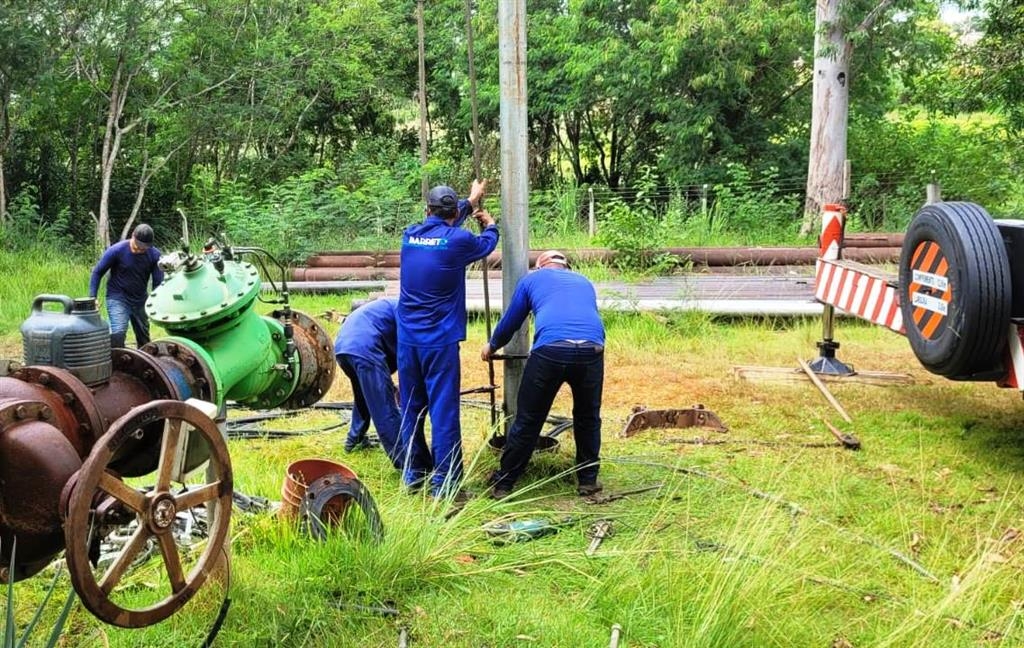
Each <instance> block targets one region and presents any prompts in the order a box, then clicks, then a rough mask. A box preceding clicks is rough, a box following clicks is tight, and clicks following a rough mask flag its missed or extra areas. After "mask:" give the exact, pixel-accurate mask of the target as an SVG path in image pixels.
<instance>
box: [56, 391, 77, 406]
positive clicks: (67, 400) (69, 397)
mask: <svg viewBox="0 0 1024 648" xmlns="http://www.w3.org/2000/svg"><path fill="white" fill-rule="evenodd" d="M60 398H61V400H62V401H64V404H65V405H70V404H71V403H74V402H75V395H74V394H72V393H71V392H64V393H63V394H61V395H60Z"/></svg>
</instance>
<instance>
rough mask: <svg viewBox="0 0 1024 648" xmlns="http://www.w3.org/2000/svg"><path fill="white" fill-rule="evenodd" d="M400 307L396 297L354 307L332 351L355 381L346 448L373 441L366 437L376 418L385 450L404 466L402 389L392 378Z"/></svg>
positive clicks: (368, 444) (396, 364) (339, 363)
mask: <svg viewBox="0 0 1024 648" xmlns="http://www.w3.org/2000/svg"><path fill="white" fill-rule="evenodd" d="M397 307H398V300H397V299H394V298H390V299H377V300H375V301H371V302H370V303H368V304H364V305H362V306H360V307H359V308H357V309H355V310H354V311H352V313H351V314H350V315H349V316H348V317H346V318H345V321H344V322H343V323H342V325H341V329H340V330H339V331H338V337H337V338H335V340H334V357H335V359H336V360H337V361H338V366H339V367H341V370H342V371H343V372H344V373H345V375H346V376H348V379H349V382H350V383H352V394H353V400H354V403H353V405H354V406H353V408H352V422H351V424H350V425H349V429H348V437H347V438H346V439H345V450H346V451H347V452H351V451H352V450H355V449H357V448H361V447H371V446H372V443H371V442H369V441H368V440H367V438H366V431H367V430H368V429H369V428H370V421H371V420H372V421H373V426H374V427H375V428H377V436H378V437H379V438H380V442H381V444H382V445H383V446H384V452H385V453H386V454H387V456H388V458H389V459H391V461H392V463H393V464H394V465H395V467H396V468H400V467H401V465H402V463H401V458H400V455H399V453H398V426H399V421H400V418H399V414H398V391H397V390H396V389H395V383H394V382H393V381H392V380H391V375H392V374H393V373H395V371H396V370H397V369H398V359H397V349H398V330H397V323H396V319H395V318H396V315H395V309H396V308H397Z"/></svg>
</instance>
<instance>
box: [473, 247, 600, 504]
mask: <svg viewBox="0 0 1024 648" xmlns="http://www.w3.org/2000/svg"><path fill="white" fill-rule="evenodd" d="M531 312H532V313H533V324H534V335H533V347H532V348H531V350H530V357H529V358H528V359H527V361H526V367H525V369H524V370H523V378H522V381H521V383H520V385H519V393H518V394H517V396H516V418H515V420H514V421H513V422H512V428H511V429H510V430H509V433H508V439H507V440H506V442H505V447H504V450H503V452H502V454H501V467H500V468H499V469H498V470H497V471H496V472H495V473H494V474H492V475H491V477H490V482H491V486H492V488H491V496H492V497H494V498H495V499H502V498H504V497H506V496H508V494H509V492H511V490H512V487H513V486H514V485H515V483H516V481H517V480H518V479H519V477H521V476H522V474H523V471H525V470H526V465H527V464H528V463H529V462H530V457H531V456H532V455H533V450H534V448H535V447H536V445H537V438H538V437H539V436H540V432H541V428H542V427H543V426H544V422H545V421H546V420H547V417H548V412H550V411H551V404H552V403H553V402H554V400H555V395H556V394H557V393H558V390H559V388H561V386H562V385H563V384H565V383H569V388H570V389H571V390H572V424H573V428H572V430H573V437H574V439H575V441H576V466H575V470H576V480H577V484H578V486H577V492H578V493H579V494H580V495H593V494H594V493H597V492H600V490H601V484H599V483H598V481H597V473H598V469H599V467H600V463H599V461H600V452H601V392H602V389H603V386H604V324H603V323H602V322H601V316H600V314H599V313H598V310H597V292H596V291H595V290H594V286H593V284H591V283H590V281H589V280H588V279H587V278H586V277H584V276H583V275H581V274H578V273H575V272H572V271H571V270H570V269H569V264H568V260H567V259H566V258H565V255H564V254H562V253H561V252H558V251H557V250H549V251H547V252H543V253H542V254H541V255H540V256H539V257H538V258H537V263H536V270H534V271H533V272H531V273H530V274H528V275H526V276H525V277H523V278H522V279H521V280H520V281H519V283H518V284H517V285H516V290H515V292H514V293H513V295H512V301H511V302H509V305H508V308H507V310H506V312H505V314H504V315H503V316H502V318H501V320H500V321H499V322H498V324H497V325H496V326H495V327H494V333H493V334H492V335H491V339H490V340H489V341H488V342H487V344H485V345H484V346H483V349H482V350H481V352H480V356H481V358H483V359H484V360H488V359H490V357H491V354H493V353H494V352H495V350H497V349H500V348H501V347H503V346H505V345H506V344H508V341H509V340H510V339H512V335H513V334H514V333H515V332H516V331H517V330H519V328H520V327H521V326H522V325H523V323H524V322H525V321H526V316H527V315H529V314H530V313H531Z"/></svg>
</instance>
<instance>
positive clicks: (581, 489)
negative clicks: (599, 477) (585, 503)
mask: <svg viewBox="0 0 1024 648" xmlns="http://www.w3.org/2000/svg"><path fill="white" fill-rule="evenodd" d="M603 490H604V486H602V485H601V482H594V483H593V484H580V485H579V486H577V487H576V494H577V495H579V496H580V497H589V496H591V495H597V494H598V493H600V492H601V491H603Z"/></svg>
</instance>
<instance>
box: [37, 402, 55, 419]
mask: <svg viewBox="0 0 1024 648" xmlns="http://www.w3.org/2000/svg"><path fill="white" fill-rule="evenodd" d="M39 418H40V419H42V420H43V421H49V420H50V419H51V418H53V410H52V409H50V408H49V406H47V405H43V407H42V409H40V410H39Z"/></svg>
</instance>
